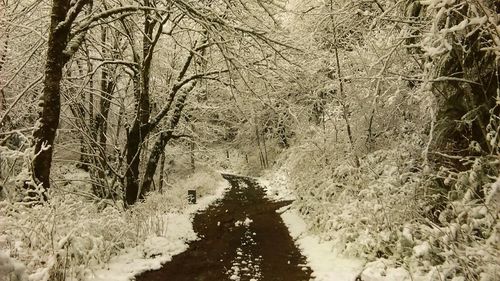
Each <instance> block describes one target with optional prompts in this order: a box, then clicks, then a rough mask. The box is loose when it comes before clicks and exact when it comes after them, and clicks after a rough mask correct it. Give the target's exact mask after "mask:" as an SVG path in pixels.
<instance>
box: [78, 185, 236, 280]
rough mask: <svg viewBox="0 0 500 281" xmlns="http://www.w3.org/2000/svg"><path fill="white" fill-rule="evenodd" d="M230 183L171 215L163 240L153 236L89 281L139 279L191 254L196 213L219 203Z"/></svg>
mask: <svg viewBox="0 0 500 281" xmlns="http://www.w3.org/2000/svg"><path fill="white" fill-rule="evenodd" d="M228 184H229V183H228V182H226V181H224V183H221V184H220V185H219V187H218V188H217V190H216V191H215V193H214V194H213V195H210V196H206V197H204V198H201V199H200V200H198V202H197V204H196V205H190V206H189V207H188V208H187V209H186V210H184V212H182V213H168V214H165V216H164V221H165V232H164V235H163V236H161V237H160V236H151V237H148V238H147V239H146V241H144V244H143V245H139V246H137V247H135V248H132V249H125V250H124V251H123V253H122V254H121V255H118V256H116V257H113V258H112V259H111V261H110V262H109V263H108V264H107V265H106V266H105V267H104V268H101V269H97V270H94V272H93V274H92V275H91V276H90V277H89V278H87V279H86V280H87V281H128V280H131V279H132V278H133V277H134V276H135V275H137V274H139V273H142V272H145V271H148V270H156V269H159V268H161V265H162V264H164V263H166V262H168V261H170V260H171V259H172V257H173V256H174V255H176V254H179V253H182V252H183V251H185V250H187V248H188V243H189V242H190V241H193V240H196V239H198V237H197V235H196V233H195V232H194V230H193V225H192V219H193V216H194V214H195V213H196V212H198V211H200V210H204V209H206V208H208V206H210V204H212V203H213V202H215V200H217V199H219V198H221V197H223V195H224V192H225V191H226V190H227V188H228V187H229V185H228Z"/></svg>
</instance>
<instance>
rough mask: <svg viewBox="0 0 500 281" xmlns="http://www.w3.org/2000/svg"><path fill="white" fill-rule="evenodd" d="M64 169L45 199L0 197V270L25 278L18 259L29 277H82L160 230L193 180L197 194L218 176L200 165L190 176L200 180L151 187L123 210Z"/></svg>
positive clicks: (162, 231)
mask: <svg viewBox="0 0 500 281" xmlns="http://www.w3.org/2000/svg"><path fill="white" fill-rule="evenodd" d="M66 172H67V173H66V174H65V175H66V176H64V177H63V178H62V181H60V182H62V183H64V184H65V185H62V184H61V185H59V186H55V187H54V188H52V189H51V190H50V193H49V198H50V200H49V201H48V202H47V203H45V204H40V205H35V206H26V205H24V204H21V203H15V202H10V201H1V202H0V214H1V215H0V273H3V271H5V272H6V273H10V272H12V273H10V274H14V275H15V276H19V278H21V279H20V280H24V279H22V278H25V275H24V273H23V270H22V267H21V266H20V265H19V263H23V264H24V265H25V266H26V268H27V272H28V273H29V274H31V275H30V280H50V281H58V280H61V281H62V280H83V279H84V277H85V276H86V275H87V274H89V272H90V270H91V269H92V268H95V267H96V266H97V265H99V264H104V263H106V262H107V261H109V260H110V258H111V257H112V256H115V255H117V254H118V253H119V252H120V251H121V250H122V249H124V248H131V247H135V246H137V245H140V244H142V243H144V241H145V240H146V239H147V238H148V237H162V236H164V235H165V234H166V233H167V228H168V227H169V225H168V224H167V223H166V221H167V220H168V216H169V215H168V214H169V213H172V212H181V211H182V210H183V209H184V208H185V207H186V206H187V196H186V195H187V191H186V189H187V188H188V187H193V185H196V188H197V189H198V190H199V195H200V196H206V195H209V194H213V192H214V191H215V188H216V187H217V186H218V185H219V184H220V181H221V180H222V177H221V176H220V174H217V173H215V172H213V171H211V170H209V169H200V172H199V173H198V172H197V173H194V174H193V175H192V177H193V178H197V179H201V181H202V182H195V181H194V180H192V179H187V180H184V181H180V182H179V184H174V185H172V186H170V187H168V188H167V189H166V190H165V191H164V193H163V194H158V193H152V194H150V195H149V196H148V197H147V198H146V199H145V200H144V201H143V202H140V203H138V204H136V205H134V206H133V207H132V208H130V209H128V210H123V207H122V206H121V204H122V203H121V202H115V203H113V202H112V201H106V200H103V201H102V202H101V203H100V204H96V202H95V200H96V199H95V197H93V196H89V194H91V193H90V192H88V193H86V192H85V191H90V188H91V187H90V185H89V184H88V182H89V179H88V174H86V173H83V172H75V171H74V170H73V169H69V171H66ZM86 177H87V178H86ZM64 178H65V179H64ZM70 179H71V180H70ZM9 256H10V257H9ZM13 258H14V259H16V260H17V261H18V262H17V261H14V260H12V259H13ZM2 270H3V271H2ZM14 275H12V276H14ZM1 276H2V274H0V278H1ZM16 278H17V277H16ZM0 280H1V279H0ZM7 280H9V279H7ZM12 280H16V279H12Z"/></svg>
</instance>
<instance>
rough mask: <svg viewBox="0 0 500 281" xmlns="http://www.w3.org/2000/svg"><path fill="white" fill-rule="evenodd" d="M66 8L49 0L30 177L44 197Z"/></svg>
mask: <svg viewBox="0 0 500 281" xmlns="http://www.w3.org/2000/svg"><path fill="white" fill-rule="evenodd" d="M69 8H70V2H69V1H64V0H53V1H52V11H51V22H50V32H49V40H48V45H47V59H46V64H45V78H44V81H43V95H42V102H41V113H40V117H39V119H38V122H37V125H36V128H35V131H34V132H33V137H34V142H35V151H34V152H35V157H34V158H33V163H32V167H33V179H34V181H35V184H36V185H39V184H41V185H42V187H43V190H42V197H44V199H46V196H45V191H46V190H47V189H49V188H50V167H51V165H52V153H53V149H54V139H55V137H56V131H57V127H58V126H59V116H60V113H61V85H60V83H61V79H62V69H63V67H64V65H65V63H66V60H65V53H64V50H65V48H66V45H67V41H68V36H69V30H70V26H68V25H60V24H61V22H63V21H64V20H65V18H66V14H67V13H68V10H69ZM28 195H29V196H31V195H35V196H36V194H33V193H29V194H28Z"/></svg>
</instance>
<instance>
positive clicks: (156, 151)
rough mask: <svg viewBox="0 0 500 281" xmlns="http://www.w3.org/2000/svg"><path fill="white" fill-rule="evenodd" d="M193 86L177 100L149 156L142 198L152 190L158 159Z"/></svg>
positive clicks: (171, 134) (170, 137) (179, 117)
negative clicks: (166, 124) (164, 129)
mask: <svg viewBox="0 0 500 281" xmlns="http://www.w3.org/2000/svg"><path fill="white" fill-rule="evenodd" d="M193 88H194V84H193V85H192V87H191V88H190V90H189V91H186V92H185V93H183V95H181V96H180V97H179V99H178V100H177V105H176V107H175V109H174V112H173V114H172V117H171V119H170V123H169V125H168V129H167V130H166V131H165V132H162V133H161V134H160V137H159V138H158V140H157V141H156V143H155V145H154V148H153V151H152V152H151V155H150V156H149V160H148V164H147V166H146V172H145V173H144V179H143V181H142V188H141V192H140V193H141V198H143V197H144V195H145V194H146V193H148V192H149V191H150V188H151V183H152V182H153V177H154V175H155V173H156V166H157V165H158V160H159V159H160V156H161V153H162V151H163V150H165V146H166V145H167V143H168V141H169V140H170V139H172V138H173V132H174V129H175V128H176V127H177V124H179V121H180V119H181V115H182V110H183V109H184V105H185V104H186V99H187V96H188V94H189V92H190V91H191V90H192V89H193Z"/></svg>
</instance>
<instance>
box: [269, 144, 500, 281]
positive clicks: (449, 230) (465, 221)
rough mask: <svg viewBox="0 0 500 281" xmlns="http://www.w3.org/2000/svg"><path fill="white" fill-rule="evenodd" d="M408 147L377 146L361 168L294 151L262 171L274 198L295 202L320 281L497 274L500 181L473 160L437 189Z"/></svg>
mask: <svg viewBox="0 0 500 281" xmlns="http://www.w3.org/2000/svg"><path fill="white" fill-rule="evenodd" d="M408 151H411V150H410V149H408V148H405V147H396V148H394V149H392V150H380V151H376V152H374V153H371V154H369V155H367V156H366V157H364V158H363V159H360V167H354V166H351V165H350V164H349V163H348V162H347V161H341V160H337V161H338V162H337V163H335V162H333V163H331V164H327V165H325V164H324V163H318V164H316V166H315V165H314V163H315V162H314V161H313V160H314V159H313V160H311V159H312V158H313V157H314V156H308V155H306V154H305V153H303V152H300V151H295V152H293V151H292V152H290V153H289V155H286V156H285V157H284V158H283V159H281V161H282V162H283V164H282V165H281V166H280V167H276V169H277V170H274V171H271V172H270V173H269V174H267V175H266V177H265V178H267V179H268V180H264V181H262V184H263V185H264V186H266V187H268V195H269V196H270V197H271V198H274V199H277V200H280V199H281V200H283V199H294V200H295V201H294V202H293V203H292V205H290V206H289V207H287V208H285V209H282V210H280V211H281V212H283V213H282V217H283V220H284V221H285V223H286V224H287V225H288V227H289V229H290V233H291V234H292V236H293V237H294V239H295V240H296V243H297V245H298V246H299V247H300V248H301V249H302V252H303V254H304V255H305V256H307V258H308V261H309V265H310V266H311V268H312V270H313V271H314V275H315V276H316V280H317V281H319V280H321V281H354V280H355V279H356V278H358V277H359V278H358V279H357V280H363V281H410V280H411V281H442V280H452V281H465V280H480V281H496V280H500V263H498V260H499V258H500V220H499V211H500V179H499V178H498V177H497V178H494V177H487V176H485V175H484V171H485V168H484V167H486V166H487V165H488V163H486V162H481V160H480V159H479V160H475V162H474V163H473V165H472V169H471V170H469V171H464V172H460V173H454V174H453V173H449V176H448V178H446V179H445V181H444V184H446V185H447V186H449V189H450V190H452V191H451V192H450V193H449V194H448V195H447V197H442V196H441V197H439V194H438V193H436V191H435V189H432V188H433V186H434V185H435V180H434V177H433V176H431V175H428V174H425V173H429V172H427V171H425V170H424V171H420V170H418V169H416V168H415V167H418V166H417V164H416V163H415V162H414V161H412V160H411V156H410V155H409V153H408ZM308 157H309V158H308ZM495 163H496V162H495ZM495 163H493V165H494V164H495ZM278 164H279V163H278ZM309 164H311V165H309ZM443 174H444V172H443ZM480 194H484V196H481V195H480ZM445 195H446V194H445ZM435 206H438V207H439V209H436V207H435ZM342 257H355V258H354V259H350V258H342Z"/></svg>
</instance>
